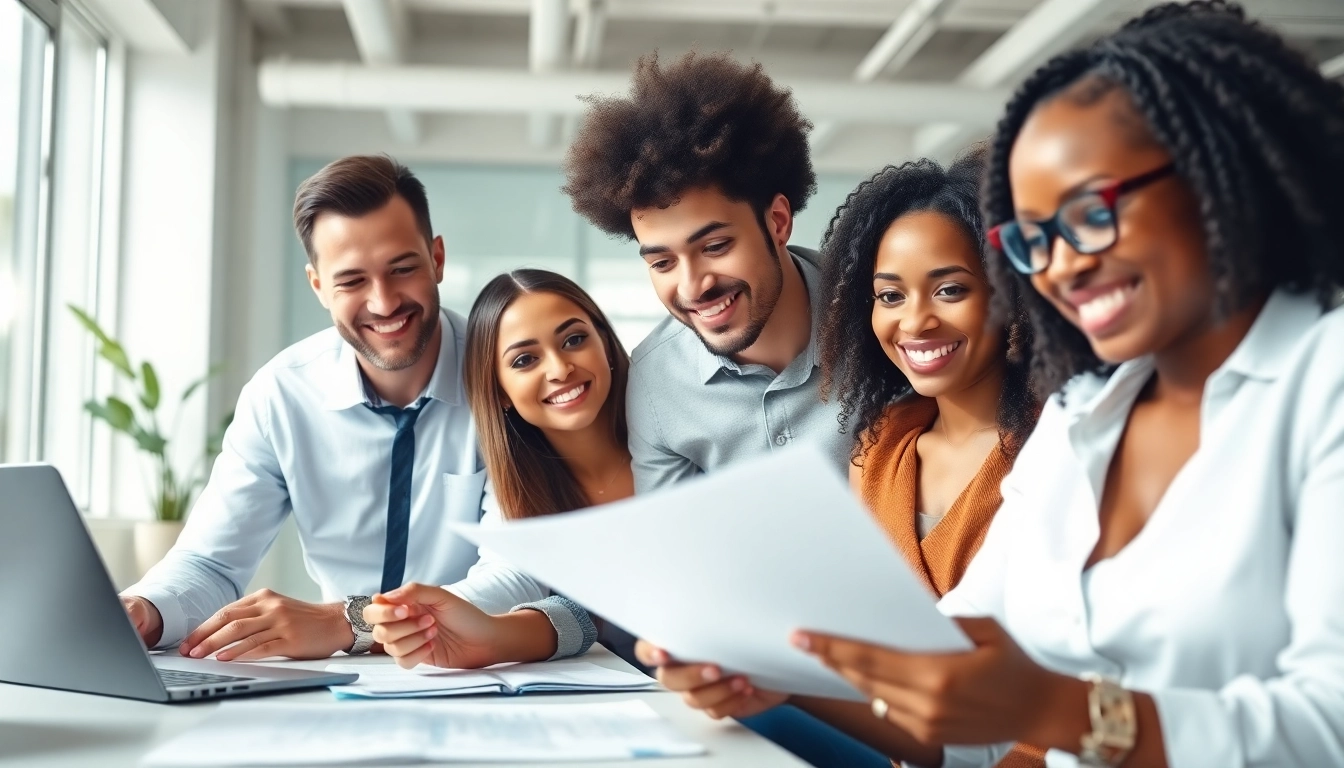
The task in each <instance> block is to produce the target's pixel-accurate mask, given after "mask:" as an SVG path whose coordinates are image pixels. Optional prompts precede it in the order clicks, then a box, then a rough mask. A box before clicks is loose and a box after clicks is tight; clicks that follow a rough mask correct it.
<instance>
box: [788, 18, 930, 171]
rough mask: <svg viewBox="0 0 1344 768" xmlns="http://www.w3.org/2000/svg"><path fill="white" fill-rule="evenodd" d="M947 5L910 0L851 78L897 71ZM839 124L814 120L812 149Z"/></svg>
mask: <svg viewBox="0 0 1344 768" xmlns="http://www.w3.org/2000/svg"><path fill="white" fill-rule="evenodd" d="M951 5H952V3H951V2H950V0H913V1H912V2H911V3H910V4H909V5H907V6H906V7H905V10H904V11H902V12H901V15H900V16H898V17H897V18H896V21H894V22H892V23H891V26H890V27H887V31H886V32H885V33H883V35H882V37H880V38H878V41H877V44H876V45H874V46H873V48H872V50H870V51H868V54H867V55H866V56H864V57H863V60H862V61H860V62H859V66H858V67H857V68H855V70H854V82H856V83H868V82H872V81H873V80H876V79H877V77H878V75H881V74H882V73H884V72H888V71H890V72H897V71H900V69H901V67H904V66H905V65H906V64H907V63H908V62H909V61H910V59H911V58H913V57H914V55H915V54H916V53H919V49H920V48H921V47H923V46H924V43H926V42H928V40H929V38H930V37H933V33H934V32H936V31H938V21H939V19H941V18H942V16H943V14H945V13H946V12H947V9H948V8H949V7H950V6H951ZM839 127H840V126H839V124H838V123H834V122H820V123H817V124H816V126H815V127H814V128H813V129H812V133H811V134H809V135H808V143H809V144H810V145H811V147H812V151H813V152H820V151H822V150H824V149H825V148H826V146H827V145H829V144H830V143H831V140H832V139H834V138H835V134H836V131H837V130H839Z"/></svg>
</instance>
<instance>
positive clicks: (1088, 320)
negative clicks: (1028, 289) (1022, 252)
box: [1008, 88, 1215, 363]
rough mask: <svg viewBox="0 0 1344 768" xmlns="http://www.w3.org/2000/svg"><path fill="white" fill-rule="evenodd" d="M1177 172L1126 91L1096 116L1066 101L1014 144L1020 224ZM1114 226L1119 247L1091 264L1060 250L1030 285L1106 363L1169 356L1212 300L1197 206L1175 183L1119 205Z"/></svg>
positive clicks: (1099, 104)
mask: <svg viewBox="0 0 1344 768" xmlns="http://www.w3.org/2000/svg"><path fill="white" fill-rule="evenodd" d="M1171 160H1172V158H1171V156H1170V155H1169V154H1168V153H1167V152H1166V150H1165V149H1163V148H1162V147H1161V146H1160V145H1159V144H1158V143H1157V142H1156V141H1155V140H1153V139H1152V138H1151V136H1150V135H1149V133H1148V129H1147V127H1146V126H1145V125H1144V124H1143V121H1142V118H1141V117H1139V116H1138V113H1137V112H1136V111H1135V109H1134V107H1133V105H1132V103H1131V102H1130V100H1129V97H1128V95H1127V94H1126V93H1125V92H1124V91H1123V90H1121V89H1118V88H1116V89H1112V90H1111V91H1109V92H1108V93H1107V94H1106V95H1104V96H1102V97H1100V98H1099V99H1095V100H1092V102H1091V103H1089V104H1080V103H1078V101H1077V100H1076V99H1073V98H1071V97H1070V96H1069V94H1068V93H1066V94H1064V95H1061V96H1059V97H1056V98H1054V99H1052V100H1050V101H1048V102H1046V103H1044V104H1042V105H1041V106H1040V107H1038V108H1037V109H1036V111H1035V112H1033V113H1032V114H1031V116H1030V117H1029V118H1028V119H1027V121H1026V123H1025V124H1024V125H1023V126H1022V130H1021V132H1020V133H1019V134H1018V137H1017V140H1016V142H1015V143H1014V144H1013V149H1012V153H1011V155H1010V156H1009V165H1008V173H1009V181H1010V184H1011V185H1012V194H1013V203H1014V206H1015V207H1016V211H1017V218H1018V220H1019V221H1022V220H1041V219H1046V218H1049V217H1050V216H1052V215H1054V213H1055V211H1056V209H1057V208H1058V207H1059V206H1060V204H1061V203H1063V202H1064V201H1065V200H1066V199H1068V198H1070V197H1071V196H1073V195H1074V194H1076V193H1077V192H1078V191H1080V190H1087V189H1092V188H1095V187H1098V186H1101V185H1104V184H1106V183H1107V182H1114V181H1120V180H1125V179H1130V178H1134V177H1136V176H1139V175H1141V174H1145V173H1147V172H1149V171H1152V170H1154V169H1156V168H1160V167H1162V166H1163V165H1165V164H1167V163H1170V162H1171ZM1095 215H1097V216H1106V215H1108V214H1106V212H1105V211H1101V210H1099V211H1096V212H1095ZM1115 217H1116V218H1115V222H1116V224H1117V232H1118V239H1117V240H1116V242H1115V245H1113V246H1111V247H1110V248H1108V249H1106V250H1104V251H1101V252H1100V253H1095V254H1090V255H1088V254H1080V253H1078V252H1077V251H1075V250H1074V249H1073V248H1072V247H1070V246H1069V244H1068V243H1066V242H1065V241H1064V240H1063V238H1056V240H1055V242H1054V245H1053V248H1052V250H1051V252H1050V255H1051V258H1050V265H1049V267H1047V268H1046V269H1045V271H1043V272H1040V273H1038V274H1036V275H1034V276H1033V277H1032V284H1033V285H1034V286H1035V287H1036V290H1037V291H1039V292H1040V293H1041V295H1042V296H1044V297H1046V298H1047V299H1048V300H1049V301H1050V303H1051V304H1053V305H1054V306H1055V308H1056V309H1058V310H1059V312H1060V313H1061V314H1063V315H1064V317H1065V318H1067V319H1068V320H1069V322H1071V323H1073V324H1074V325H1076V326H1078V328H1079V329H1081V330H1082V332H1083V333H1084V334H1085V335H1086V336H1087V338H1088V341H1089V342H1090V343H1091V345H1092V349H1093V351H1094V352H1095V353H1096V354H1097V356H1098V357H1100V358H1101V359H1102V360H1105V361H1107V362H1110V363H1119V362H1123V361H1125V360H1132V359H1134V358H1137V357H1140V356H1143V355H1146V354H1151V353H1154V352H1159V351H1162V350H1164V349H1168V348H1171V347H1173V346H1175V345H1177V344H1179V343H1180V342H1182V341H1184V340H1186V339H1189V338H1191V337H1193V336H1195V335H1197V334H1199V333H1200V332H1202V331H1203V330H1205V329H1207V328H1208V327H1209V326H1210V324H1211V323H1212V318H1213V307H1214V296H1215V292H1214V285H1213V280H1212V278H1211V276H1210V274H1209V265H1208V257H1207V255H1206V252H1205V249H1204V234H1203V227H1202V223H1201V217H1200V214H1199V207H1198V203H1197V201H1196V199H1195V196H1194V194H1193V192H1192V191H1191V189H1190V187H1189V186H1188V185H1187V184H1186V183H1185V182H1184V181H1183V180H1182V179H1181V178H1180V177H1179V176H1169V177H1167V178H1165V179H1162V180H1160V181H1156V182H1154V183H1152V184H1149V185H1147V186H1144V187H1142V188H1141V189H1138V190H1135V191H1133V192H1131V193H1129V194H1125V195H1121V196H1120V198H1119V199H1118V201H1117V203H1116V208H1115Z"/></svg>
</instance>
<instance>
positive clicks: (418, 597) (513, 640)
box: [364, 584, 557, 669]
mask: <svg viewBox="0 0 1344 768" xmlns="http://www.w3.org/2000/svg"><path fill="white" fill-rule="evenodd" d="M364 620H365V621H367V622H368V623H370V624H372V625H373V639H374V640H376V641H377V642H379V643H382V644H383V652H384V653H386V654H387V655H389V656H391V657H393V658H394V659H396V660H397V664H398V665H400V666H401V667H403V668H405V669H410V668H411V667H414V666H415V665H417V664H422V663H423V664H432V665H433V666H436V667H448V668H455V669H478V668H480V667H488V666H490V665H491V664H500V663H502V662H506V661H542V660H545V659H548V658H550V657H551V656H552V655H553V654H554V653H555V645H556V642H557V640H556V636H555V629H554V628H553V627H552V626H551V622H550V619H548V618H546V615H545V614H543V613H541V612H540V611H518V612H516V613H508V614H503V615H500V616H491V615H490V614H487V613H486V612H485V611H482V610H481V609H480V608H477V607H476V606H475V605H472V604H471V603H470V602H468V601H466V600H463V599H462V598H461V597H458V596H457V595H455V594H453V593H452V592H449V591H448V590H446V589H444V588H442V587H433V586H428V585H426V584H405V585H403V586H400V587H397V588H396V589H394V590H392V591H390V592H387V593H386V594H381V595H374V596H373V603H372V604H370V605H369V606H367V607H366V608H365V609H364Z"/></svg>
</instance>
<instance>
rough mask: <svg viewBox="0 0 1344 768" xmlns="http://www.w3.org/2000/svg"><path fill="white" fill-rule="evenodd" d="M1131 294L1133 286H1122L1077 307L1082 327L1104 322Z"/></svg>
mask: <svg viewBox="0 0 1344 768" xmlns="http://www.w3.org/2000/svg"><path fill="white" fill-rule="evenodd" d="M1133 292H1134V286H1132V285H1122V286H1120V287H1118V288H1116V289H1115V290H1113V291H1109V292H1107V293H1103V294H1102V295H1100V296H1097V297H1096V298H1094V299H1091V300H1090V301H1088V302H1087V303H1085V304H1081V305H1079V307H1078V319H1079V320H1081V321H1082V323H1083V325H1092V324H1094V323H1099V322H1105V321H1106V320H1107V319H1109V316H1110V315H1113V314H1114V313H1115V312H1116V310H1118V309H1120V307H1121V306H1123V305H1124V303H1125V302H1126V301H1128V300H1129V295H1130V294H1131V293H1133Z"/></svg>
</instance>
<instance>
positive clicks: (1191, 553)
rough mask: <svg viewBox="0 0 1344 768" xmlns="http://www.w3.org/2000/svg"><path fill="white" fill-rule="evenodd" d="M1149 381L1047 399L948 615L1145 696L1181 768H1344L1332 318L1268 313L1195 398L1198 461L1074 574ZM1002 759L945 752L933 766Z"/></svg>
mask: <svg viewBox="0 0 1344 768" xmlns="http://www.w3.org/2000/svg"><path fill="white" fill-rule="evenodd" d="M1152 372H1153V365H1152V361H1151V360H1147V359H1144V360H1136V361H1132V362H1129V363H1126V364H1124V365H1122V366H1120V367H1119V369H1117V370H1116V371H1115V372H1114V373H1113V374H1112V375H1111V376H1110V378H1109V380H1105V379H1103V378H1102V377H1099V376H1087V377H1083V378H1081V379H1079V380H1076V381H1075V382H1073V383H1072V384H1070V386H1069V387H1068V388H1067V390H1066V392H1067V397H1066V398H1065V399H1063V400H1061V398H1059V397H1053V398H1051V399H1050V401H1049V402H1048V403H1047V404H1046V407H1045V409H1044V412H1043V414H1042V416H1041V420H1040V423H1039V425H1038V426H1037V428H1036V431H1035V432H1034V433H1033V434H1032V436H1031V438H1030V439H1029V440H1028V441H1027V443H1026V445H1025V446H1024V447H1023V449H1022V452H1021V453H1020V455H1019V456H1018V458H1017V461H1016V464H1015V466H1014V469H1013V471H1012V472H1011V473H1010V474H1009V476H1008V477H1007V478H1005V480H1004V482H1003V496H1004V503H1003V507H1002V509H1001V510H1000V511H999V513H998V515H997V516H996V517H995V519H994V522H993V524H992V525H991V526H990V529H989V532H988V534H987V536H986V538H985V543H984V546H983V548H982V549H981V550H980V552H979V554H978V555H977V557H976V558H975V560H974V561H973V562H972V563H971V566H970V567H969V569H968V570H967V572H966V575H965V578H964V579H963V580H962V581H961V583H960V585H959V586H958V587H957V588H956V589H954V590H953V591H952V592H950V593H948V595H947V596H946V597H944V598H943V600H942V602H941V603H940V608H941V609H942V610H943V612H944V613H947V614H950V615H959V616H972V615H988V616H993V617H995V618H996V619H998V621H999V622H1000V623H1001V624H1002V625H1003V626H1004V627H1005V628H1006V629H1007V630H1008V632H1009V633H1010V634H1011V635H1012V636H1013V637H1014V638H1015V639H1016V640H1017V642H1018V643H1020V644H1021V646H1022V647H1023V649H1024V650H1025V651H1027V652H1028V653H1029V654H1030V655H1031V656H1032V657H1033V658H1035V659H1036V660H1037V661H1038V662H1039V663H1041V664H1043V665H1044V666H1046V667H1049V668H1051V669H1054V670H1057V671H1060V672H1064V673H1067V674H1080V673H1082V672H1085V671H1092V672H1097V673H1100V674H1103V675H1108V676H1111V677H1114V678H1116V679H1118V680H1119V681H1120V682H1121V683H1122V684H1123V685H1124V686H1126V687H1127V688H1130V689H1131V690H1136V691H1143V692H1147V693H1150V694H1152V696H1153V697H1154V699H1155V701H1156V704H1157V710H1158V714H1159V718H1160V720H1161V724H1162V738H1163V741H1164V742H1165V744H1166V753H1167V760H1168V762H1169V763H1170V765H1172V766H1173V768H1184V767H1185V766H1219V768H1222V767H1224V766H1226V767H1228V768H1231V767H1233V766H1250V765H1263V766H1270V765H1272V766H1300V767H1301V768H1322V767H1323V766H1336V765H1344V310H1338V311H1334V312H1331V313H1329V314H1325V315H1323V314H1322V312H1321V310H1320V308H1319V305H1318V304H1317V303H1316V302H1315V301H1314V300H1312V299H1310V298H1307V297H1303V296H1293V295H1290V294H1287V293H1284V292H1278V293H1275V294H1274V295H1273V296H1272V297H1271V298H1270V300H1269V302H1268V303H1267V304H1266V305H1265V307H1264V309H1263V310H1262V311H1261V313H1260V315H1259V317H1258V318H1257V319H1256V321H1255V323H1254V326H1253V327H1252V328H1251V330H1250V332H1249V333H1248V334H1247V336H1246V338H1245V339H1243V340H1242V342H1241V344H1240V345H1239V346H1238V347H1237V349H1236V350H1235V351H1234V352H1233V353H1232V355H1231V356H1230V357H1229V358H1228V359H1227V360H1226V361H1225V362H1224V363H1223V365H1222V366H1221V367H1219V368H1218V370H1217V371H1215V372H1214V373H1213V374H1212V375H1211V376H1210V377H1209V379H1208V381H1207V383H1206V384H1205V388H1204V396H1203V402H1202V404H1201V407H1200V443H1199V448H1198V450H1196V452H1195V453H1194V455H1193V456H1192V457H1191V458H1190V460H1189V461H1188V462H1187V463H1186V465H1185V466H1184V467H1183V468H1182V469H1181V470H1180V472H1179V473H1178V474H1177V475H1176V477H1175V478H1174V479H1173V480H1172V482H1171V485H1170V487H1169V488H1168V489H1167V491H1166V493H1165V495H1164V496H1163V498H1162V500H1161V502H1160V503H1159V504H1158V506H1157V508H1156V509H1155V510H1154V511H1153V514H1152V517H1151V518H1150V519H1149V521H1148V523H1147V524H1146V525H1145V526H1144V528H1143V529H1142V530H1141V531H1140V532H1139V534H1138V535H1137V536H1136V537H1135V538H1134V540H1133V541H1131V542H1130V543H1129V544H1128V545H1127V546H1126V547H1125V548H1124V549H1123V550H1121V551H1120V552H1119V553H1117V554H1116V555H1115V556H1113V557H1111V558H1108V559H1106V560H1103V561H1101V562H1100V563H1097V564H1096V565H1095V566H1093V567H1092V568H1091V569H1089V571H1088V572H1087V573H1086V574H1084V572H1083V565H1084V564H1085V562H1086V561H1087V559H1088V557H1089V556H1090V554H1091V552H1092V550H1093V548H1094V546H1095V545H1096V542H1097V539H1098V536H1099V532H1100V527H1099V524H1098V518H1097V508H1098V501H1099V499H1100V498H1101V494H1102V489H1103V487H1104V483H1105V478H1106V472H1107V469H1108V467H1109V466H1110V462H1111V457H1112V455H1113V453H1114V451H1115V448H1116V445H1117V444H1118V442H1119V439H1120V436H1121V434H1122V432H1123V430H1124V428H1125V424H1126V423H1127V421H1128V416H1129V412H1130V409H1131V408H1132V406H1133V403H1134V400H1135V398H1136V397H1137V396H1138V394H1139V392H1140V390H1141V389H1142V388H1143V386H1144V384H1145V382H1147V380H1148V379H1149V378H1150V376H1151V375H1152ZM1023 705H1024V706H1030V705H1031V702H1023ZM1007 746H1008V745H998V746H996V747H994V748H988V749H987V748H961V747H954V748H949V749H947V751H946V754H945V762H944V765H945V766H948V768H952V767H954V766H964V765H991V764H993V762H995V761H996V760H997V759H998V758H999V757H1001V756H1002V755H1003V754H1004V752H1006V750H1007ZM1047 762H1048V764H1049V765H1051V766H1072V765H1076V761H1075V759H1074V757H1073V756H1072V755H1070V754H1065V753H1060V752H1051V753H1050V755H1049V756H1048V758H1047Z"/></svg>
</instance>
